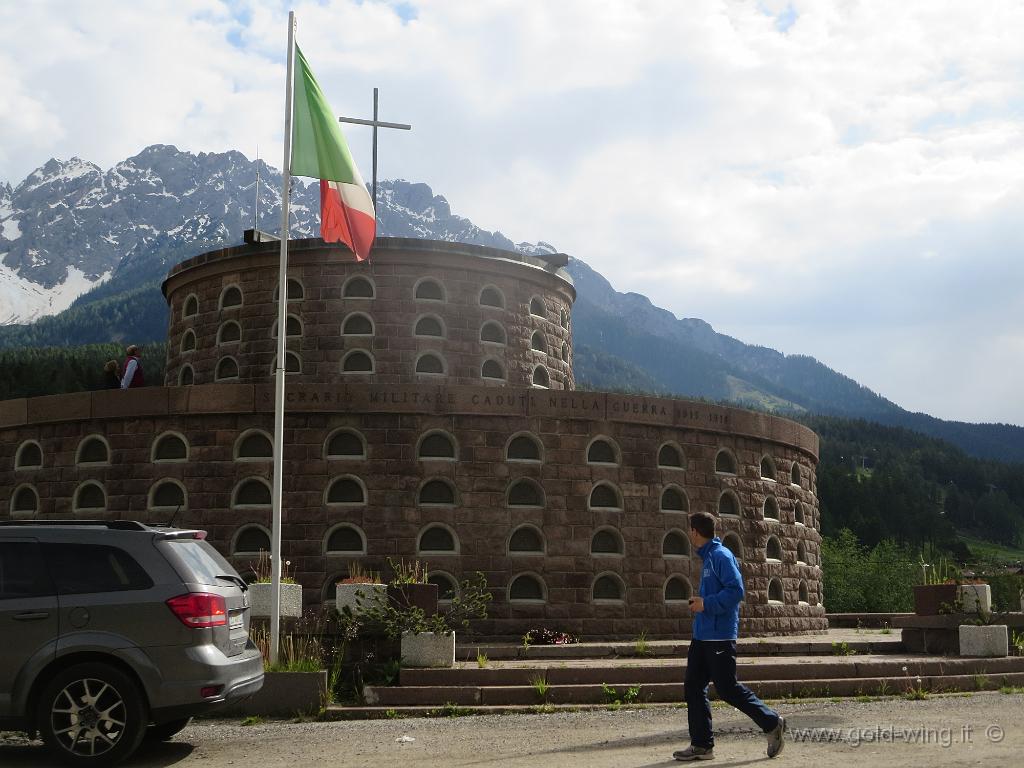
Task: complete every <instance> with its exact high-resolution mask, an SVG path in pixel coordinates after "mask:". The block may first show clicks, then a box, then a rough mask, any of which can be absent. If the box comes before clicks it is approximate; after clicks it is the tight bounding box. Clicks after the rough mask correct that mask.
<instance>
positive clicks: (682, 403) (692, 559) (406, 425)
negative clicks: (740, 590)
mask: <svg viewBox="0 0 1024 768" xmlns="http://www.w3.org/2000/svg"><path fill="white" fill-rule="evenodd" d="M272 408H273V388H272V386H271V385H269V384H251V383H250V384H230V383H220V384H210V385H206V386H202V385H200V386H189V387H152V388H146V389H140V390H129V391H126V392H120V391H114V392H109V391H105V392H92V393H80V394H71V395H60V396H53V397H42V398H33V399H28V400H25V399H21V400H9V401H4V402H0V515H4V516H13V517H33V516H39V517H71V516H76V515H78V516H83V517H90V518H93V517H109V518H131V519H138V520H143V521H148V522H158V521H166V520H167V519H168V518H169V517H170V515H171V514H172V513H173V511H174V505H175V502H177V501H178V499H179V498H180V499H181V501H182V502H183V503H182V508H181V510H180V511H179V512H178V514H177V523H178V524H181V525H189V526H198V527H203V528H206V529H207V530H209V531H210V534H211V540H212V541H213V543H214V544H215V545H216V546H218V547H219V548H221V549H222V551H224V552H226V553H228V554H229V555H232V556H233V557H234V558H235V562H236V565H238V566H239V568H240V569H244V568H245V567H246V565H247V564H248V563H249V562H251V561H253V560H255V559H256V556H255V552H254V551H252V548H253V547H255V545H254V544H253V542H259V541H261V536H263V535H265V532H266V529H267V528H269V524H270V508H269V505H268V504H266V503H265V500H266V499H267V496H266V495H265V494H264V492H263V491H262V490H261V488H267V489H268V488H269V478H270V471H271V461H270V456H269V453H267V454H265V455H260V450H261V449H260V448H259V446H260V445H261V444H262V443H261V440H262V439H263V438H264V437H269V435H271V434H272V429H273V426H272V425H273V413H272ZM285 427H286V435H285V443H286V449H285V451H286V453H285V457H284V460H285V475H284V483H285V484H284V491H285V501H284V509H285V514H284V526H283V531H284V555H285V557H286V558H287V559H289V560H291V561H292V568H293V569H294V570H295V571H296V575H297V577H298V579H299V581H300V582H301V583H302V584H303V586H304V587H305V599H306V602H307V604H315V603H319V602H320V601H321V600H323V599H330V598H331V597H332V596H333V584H334V582H335V581H336V580H337V579H338V578H340V577H343V576H344V575H345V574H346V573H347V569H348V566H349V563H351V562H354V561H357V562H359V563H360V564H361V565H362V566H364V567H366V568H370V569H375V570H381V569H383V568H384V566H385V559H386V558H387V557H396V558H405V559H407V560H408V559H410V558H419V559H421V560H426V561H427V562H428V563H429V564H430V570H431V573H432V574H433V576H434V577H435V580H437V581H438V582H439V584H440V585H441V586H442V588H443V587H444V586H445V584H451V583H452V582H455V581H457V580H459V579H461V578H462V577H463V576H467V575H469V574H470V573H472V572H474V571H477V570H479V571H482V572H483V573H484V574H485V575H486V577H487V580H488V584H489V585H490V586H491V588H492V590H493V592H494V594H495V600H494V604H493V607H492V611H491V616H490V618H489V619H488V620H487V621H485V622H481V623H480V625H479V626H478V627H477V629H479V630H480V631H481V632H484V633H486V634H489V635H494V636H517V635H521V634H522V633H523V632H525V631H526V629H529V628H531V627H535V626H538V625H544V626H551V627H555V628H563V629H566V630H568V631H573V632H577V633H581V634H584V635H586V636H588V637H595V638H596V637H635V636H636V635H638V634H639V633H640V632H641V631H644V632H646V633H647V634H648V636H650V637H658V636H680V635H685V634H686V633H687V632H688V631H689V626H690V617H689V612H688V609H687V607H686V604H685V599H684V598H685V596H686V593H687V592H689V591H691V590H692V591H695V590H696V588H697V586H698V583H699V577H700V576H699V575H700V561H699V559H698V558H697V557H696V555H695V554H693V553H691V552H689V551H688V550H687V549H686V545H684V544H682V543H681V538H680V537H682V539H685V531H686V530H687V528H688V525H687V514H688V512H690V511H694V510H704V511H708V512H712V513H714V514H716V515H718V517H719V528H720V531H721V535H723V536H727V537H729V543H730V545H731V546H732V547H733V548H734V550H735V551H737V552H738V553H739V554H740V561H741V568H742V571H743V573H744V577H745V581H746V586H747V598H746V601H745V603H744V606H743V612H742V615H743V624H744V631H745V632H758V633H787V632H801V631H819V630H822V629H824V628H826V627H827V622H826V620H825V618H824V607H823V606H822V604H821V569H820V535H819V533H818V531H819V510H818V502H817V496H816V485H815V467H816V464H817V453H818V440H817V436H816V435H815V434H814V433H813V432H812V431H810V430H809V429H807V428H805V427H803V426H801V425H799V424H796V423H794V422H791V421H788V420H786V419H781V418H777V417H773V416H769V415H766V414H760V413H753V412H750V411H744V410H741V409H735V408H727V407H721V406H713V405H708V404H705V403H700V402H694V401H687V400H673V399H661V398H648V397H639V396H631V395H620V394H612V393H599V392H559V391H553V390H541V389H536V388H516V387H481V386H457V385H440V386H436V385H435V386H431V385H427V384H424V383H422V382H421V383H418V384H406V385H403V384H388V383H386V382H379V383H374V384H367V383H351V382H340V383H323V384H317V383H302V384H299V383H294V384H293V383H291V382H290V383H289V387H288V409H287V415H286V420H285ZM520 438H521V439H520ZM428 439H429V441H428ZM33 444H34V445H35V446H36V447H35V448H34V447H32V446H33ZM104 446H105V448H106V453H105V454H104V452H103V448H104ZM254 446H255V448H254ZM446 446H450V451H451V454H450V455H446V452H447V451H448V450H449V449H448V448H447V447H446ZM36 448H38V458H39V461H38V464H36V463H34V462H35V461H36V458H35V457H36V456H37V452H36ZM602 451H604V453H602ZM253 454H255V455H253ZM24 459H31V462H33V463H31V464H26V463H25V462H24V461H23V460H24ZM677 459H678V462H677ZM730 462H731V463H730ZM676 463H678V466H673V464H676ZM794 481H795V482H794ZM446 489H447V490H446ZM449 493H450V497H449V496H448V495H447V494H449ZM33 495H34V498H35V504H34V507H33V506H32V505H31V504H30V502H31V500H32V498H33ZM97 505H98V506H97ZM30 507H31V508H30Z"/></svg>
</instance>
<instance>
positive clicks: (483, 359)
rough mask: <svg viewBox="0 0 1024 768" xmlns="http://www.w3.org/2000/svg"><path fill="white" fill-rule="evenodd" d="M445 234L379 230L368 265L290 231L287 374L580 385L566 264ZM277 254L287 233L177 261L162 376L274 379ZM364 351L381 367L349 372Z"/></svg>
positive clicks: (168, 287)
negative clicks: (412, 236) (446, 238)
mask: <svg viewBox="0 0 1024 768" xmlns="http://www.w3.org/2000/svg"><path fill="white" fill-rule="evenodd" d="M435 245H436V246H438V247H437V248H434V249H433V250H431V248H430V244H429V243H426V241H422V240H403V239H400V238H378V239H377V241H376V244H375V246H374V253H373V260H372V261H371V262H369V263H364V264H359V263H356V262H355V261H353V259H352V256H351V254H350V253H349V252H348V251H347V250H345V249H342V248H337V247H330V246H326V245H324V244H323V243H322V242H321V241H319V240H298V241H293V242H292V243H291V244H290V246H289V267H288V274H289V281H290V288H289V301H288V313H289V316H290V318H291V319H290V320H289V325H290V327H289V329H288V332H289V334H295V335H289V337H288V340H287V347H288V350H289V351H290V352H292V353H294V355H295V357H294V358H292V365H294V366H295V367H296V368H298V369H299V370H298V371H297V372H296V373H294V374H292V375H291V376H290V377H289V380H290V381H295V382H301V383H311V382H320V383H326V382H332V381H339V380H351V381H375V382H378V383H382V384H389V385H393V384H412V383H416V382H420V383H423V384H425V385H430V384H437V383H444V384H448V385H459V384H474V385H481V386H530V385H531V384H533V383H534V381H535V378H534V377H535V376H537V377H541V378H543V379H544V380H545V381H546V382H547V386H548V387H549V388H551V389H573V388H574V384H573V377H572V365H571V349H572V342H571V334H570V327H569V315H570V310H571V308H572V302H573V301H574V299H575V295H576V294H575V290H574V289H573V287H572V281H571V279H570V278H569V276H568V274H567V273H566V272H564V270H558V269H555V268H553V267H551V266H550V265H548V264H547V263H546V262H543V261H540V260H537V259H531V258H529V257H525V256H522V257H520V256H517V255H516V254H510V253H508V252H505V251H498V250H495V249H493V248H484V247H480V246H471V245H462V244H454V243H442V244H435ZM516 259H520V260H516ZM277 265H278V245H277V244H276V243H265V244H262V245H252V246H243V247H238V248H228V249H225V250H223V251H216V252H213V253H207V254H203V255H201V256H198V257H196V258H194V259H190V260H188V261H185V262H182V263H181V264H179V265H178V266H177V267H175V268H174V269H173V270H172V271H171V274H170V275H169V276H168V278H167V281H166V282H165V283H164V293H165V295H166V296H167V300H168V303H169V305H170V313H171V321H170V328H169V332H168V358H167V369H166V381H165V383H166V384H168V385H177V384H187V383H189V378H188V377H191V382H192V383H196V384H208V383H211V382H214V381H237V382H264V381H269V380H271V379H272V375H273V370H272V369H273V365H274V360H275V356H276V352H277V347H276V344H277V342H276V338H275V334H276V330H275V329H276V322H277V304H276V291H277V282H278V266H277ZM300 293H301V297H299V296H298V295H296V294H300ZM417 296H419V298H417ZM488 302H491V303H493V304H500V305H501V306H490V305H488ZM485 325H486V326H487V327H486V328H485ZM482 336H483V338H482ZM487 339H494V340H487ZM360 351H362V352H365V353H366V354H367V355H368V356H369V360H370V361H371V362H370V365H372V371H360V370H346V368H356V369H358V368H361V367H363V366H360V365H359V364H358V362H357V360H356V359H355V358H351V357H350V356H351V355H353V354H355V353H358V352H360ZM425 355H427V356H430V355H436V358H434V359H436V360H437V361H438V362H437V364H436V366H435V365H431V363H432V362H433V359H427V360H425V359H424V356H425ZM488 361H490V362H489V369H488V370H486V371H485V370H484V365H485V363H488ZM437 366H439V367H437ZM495 366H497V367H495ZM418 369H421V372H417V370H418ZM538 369H541V370H539V371H538ZM431 371H434V372H431ZM484 374H488V375H484ZM542 383H543V382H542Z"/></svg>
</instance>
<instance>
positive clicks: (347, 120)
mask: <svg viewBox="0 0 1024 768" xmlns="http://www.w3.org/2000/svg"><path fill="white" fill-rule="evenodd" d="M338 122H339V123H354V124H355V125H371V126H373V179H372V190H373V191H372V192H371V194H372V195H373V210H374V212H376V210H377V129H378V128H397V129H398V130H400V131H409V130H412V126H411V125H405V124H404V123H385V122H383V121H381V120H378V119H377V89H376V88H374V89H373V120H361V119H360V118H358V117H339V118H338Z"/></svg>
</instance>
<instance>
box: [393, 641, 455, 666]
mask: <svg viewBox="0 0 1024 768" xmlns="http://www.w3.org/2000/svg"><path fill="white" fill-rule="evenodd" d="M401 654H402V666H403V667H452V666H454V665H455V633H454V632H449V633H448V634H447V635H438V634H435V633H433V632H420V633H419V634H418V635H414V634H412V633H411V632H404V633H403V634H402V650H401Z"/></svg>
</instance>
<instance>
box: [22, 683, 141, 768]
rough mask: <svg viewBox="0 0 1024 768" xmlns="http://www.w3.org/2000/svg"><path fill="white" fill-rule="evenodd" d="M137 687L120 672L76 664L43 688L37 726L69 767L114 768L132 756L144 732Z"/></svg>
mask: <svg viewBox="0 0 1024 768" xmlns="http://www.w3.org/2000/svg"><path fill="white" fill-rule="evenodd" d="M146 720H147V715H146V704H145V701H144V699H143V696H142V693H141V692H140V691H139V687H138V685H137V684H136V683H135V681H134V680H132V679H131V678H130V677H129V676H128V675H126V674H125V673H124V672H122V671H121V670H119V669H117V668H116V667H113V666H110V665H108V664H103V663H86V664H76V665H74V666H73V667H68V668H67V669H65V670H63V671H61V672H59V673H58V674H57V675H56V676H55V677H54V678H53V679H52V680H50V681H49V682H48V683H47V684H46V687H45V688H44V689H43V692H42V695H41V696H40V698H39V708H38V711H37V718H36V722H37V724H38V727H39V733H40V735H41V736H42V737H43V741H44V742H45V743H46V746H47V747H48V748H49V749H50V751H51V752H52V753H53V754H54V756H55V757H57V758H58V759H60V760H61V761H62V762H64V763H67V764H69V765H78V766H92V765H112V764H114V763H116V762H118V761H120V760H123V759H124V758H126V757H128V755H130V754H132V752H134V751H135V750H136V749H137V748H138V746H139V743H140V742H141V741H142V736H143V734H144V732H145V730H146Z"/></svg>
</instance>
